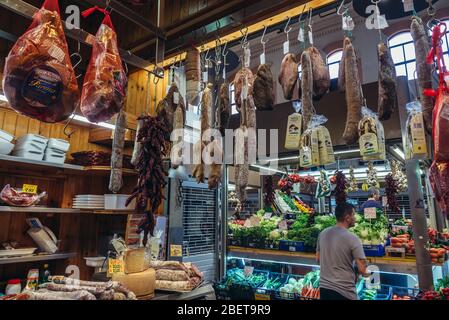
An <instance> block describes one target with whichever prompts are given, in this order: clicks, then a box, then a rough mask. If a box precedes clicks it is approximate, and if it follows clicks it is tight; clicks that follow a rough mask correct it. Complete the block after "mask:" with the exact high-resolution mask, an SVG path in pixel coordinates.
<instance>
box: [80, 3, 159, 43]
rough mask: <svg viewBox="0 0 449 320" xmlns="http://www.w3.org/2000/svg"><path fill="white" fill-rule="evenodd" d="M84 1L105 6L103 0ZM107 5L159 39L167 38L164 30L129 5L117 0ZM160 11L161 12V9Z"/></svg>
mask: <svg viewBox="0 0 449 320" xmlns="http://www.w3.org/2000/svg"><path fill="white" fill-rule="evenodd" d="M86 1H87V2H89V3H90V4H91V5H94V6H99V7H102V8H105V7H106V1H105V0H86ZM109 7H110V8H112V10H114V11H115V12H116V13H117V14H119V15H121V16H122V17H124V18H125V19H127V20H129V21H131V22H133V23H135V24H137V25H138V26H139V27H141V28H143V29H145V30H147V31H149V32H151V33H152V34H154V35H156V36H157V37H158V38H159V39H162V40H166V39H167V37H166V35H165V33H164V31H163V30H162V29H161V28H159V27H158V26H155V25H154V24H152V23H151V22H150V21H149V20H148V19H147V18H145V17H143V16H142V15H140V14H139V13H137V12H135V11H134V10H133V9H131V8H129V6H126V5H124V4H123V3H121V2H119V1H117V0H110V3H109ZM161 12H162V13H163V11H161Z"/></svg>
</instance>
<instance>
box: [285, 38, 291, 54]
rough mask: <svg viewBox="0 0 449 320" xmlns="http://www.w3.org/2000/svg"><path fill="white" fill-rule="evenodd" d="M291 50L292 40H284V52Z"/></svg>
mask: <svg viewBox="0 0 449 320" xmlns="http://www.w3.org/2000/svg"><path fill="white" fill-rule="evenodd" d="M289 52H290V42H289V41H285V42H284V54H287V53H289Z"/></svg>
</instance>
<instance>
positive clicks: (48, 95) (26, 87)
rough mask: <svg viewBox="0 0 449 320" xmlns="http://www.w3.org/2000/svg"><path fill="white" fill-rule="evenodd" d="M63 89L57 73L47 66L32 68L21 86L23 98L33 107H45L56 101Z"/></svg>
mask: <svg viewBox="0 0 449 320" xmlns="http://www.w3.org/2000/svg"><path fill="white" fill-rule="evenodd" d="M62 89H63V84H62V79H61V76H60V75H59V73H58V72H57V71H56V70H55V69H53V68H51V67H48V66H45V65H41V66H38V67H36V68H33V69H32V70H31V72H30V73H29V74H28V76H27V77H26V80H25V82H24V83H23V86H22V96H23V98H24V99H25V100H26V101H27V102H28V103H29V104H32V105H33V106H35V107H46V106H49V105H52V104H54V103H56V102H58V101H59V100H60V98H61V93H62Z"/></svg>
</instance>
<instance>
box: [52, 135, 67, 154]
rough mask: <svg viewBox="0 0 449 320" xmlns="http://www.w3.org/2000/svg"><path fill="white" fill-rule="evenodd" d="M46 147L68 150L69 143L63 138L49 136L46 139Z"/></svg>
mask: <svg viewBox="0 0 449 320" xmlns="http://www.w3.org/2000/svg"><path fill="white" fill-rule="evenodd" d="M47 148H50V149H56V150H59V151H63V152H67V151H69V148H70V143H69V142H68V141H66V140H63V139H55V138H51V139H49V140H48V144H47Z"/></svg>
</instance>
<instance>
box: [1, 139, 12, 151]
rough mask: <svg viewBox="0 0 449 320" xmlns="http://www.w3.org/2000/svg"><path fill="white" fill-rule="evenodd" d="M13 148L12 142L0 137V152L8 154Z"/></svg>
mask: <svg viewBox="0 0 449 320" xmlns="http://www.w3.org/2000/svg"><path fill="white" fill-rule="evenodd" d="M13 149H14V144H12V143H11V142H8V141H6V140H4V139H2V138H0V154H10V153H11V151H12V150H13Z"/></svg>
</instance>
